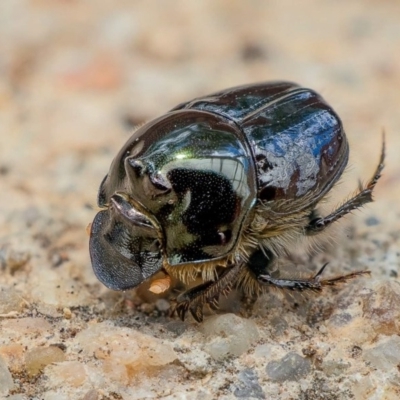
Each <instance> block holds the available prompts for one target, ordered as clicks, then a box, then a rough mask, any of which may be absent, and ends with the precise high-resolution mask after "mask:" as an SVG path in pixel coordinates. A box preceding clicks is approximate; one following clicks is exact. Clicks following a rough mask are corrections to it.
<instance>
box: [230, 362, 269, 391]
mask: <svg viewBox="0 0 400 400" xmlns="http://www.w3.org/2000/svg"><path fill="white" fill-rule="evenodd" d="M234 387H235V390H234V392H233V394H234V396H235V397H237V398H239V399H265V394H264V392H263V390H262V388H261V386H260V385H259V383H258V376H257V374H256V372H254V370H253V369H251V368H246V369H244V370H243V371H241V372H239V375H238V382H237V383H236V384H235V385H234Z"/></svg>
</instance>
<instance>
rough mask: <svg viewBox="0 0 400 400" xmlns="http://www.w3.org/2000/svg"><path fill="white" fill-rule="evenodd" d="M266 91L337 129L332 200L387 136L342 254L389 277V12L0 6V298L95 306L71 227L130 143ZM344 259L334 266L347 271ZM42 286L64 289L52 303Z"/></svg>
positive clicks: (197, 5) (89, 210)
mask: <svg viewBox="0 0 400 400" xmlns="http://www.w3.org/2000/svg"><path fill="white" fill-rule="evenodd" d="M269 80H290V81H294V82H297V83H300V84H302V85H304V86H307V87H310V88H312V89H315V90H316V91H318V92H320V93H321V94H322V95H323V96H324V97H325V98H326V100H327V101H328V102H329V103H330V104H331V105H332V107H333V108H334V109H335V110H336V111H337V112H338V114H339V115H340V116H341V118H342V120H343V122H344V125H345V129H346V132H347V136H348V140H349V142H350V149H351V150H350V152H351V154H350V168H349V169H348V171H347V173H346V174H345V181H346V183H344V184H343V185H341V186H340V188H339V191H340V192H341V196H345V195H347V194H348V193H349V192H352V191H353V190H354V189H355V188H356V187H357V181H358V179H362V180H363V181H366V180H367V179H368V178H369V177H370V176H371V174H372V173H373V171H374V168H375V166H376V164H377V162H378V159H379V154H380V149H381V136H382V131H383V130H385V131H386V142H387V160H386V168H385V170H384V175H383V177H382V180H381V181H380V182H379V183H378V185H377V188H376V193H375V198H376V200H377V201H376V203H374V204H372V205H368V206H367V207H366V208H365V209H364V211H363V212H360V213H357V214H356V215H354V216H353V217H351V218H349V219H347V221H348V222H347V224H351V225H352V226H353V227H355V228H354V229H356V230H357V231H358V232H359V233H362V232H364V231H369V232H371V231H373V235H375V236H374V238H376V243H375V245H373V246H372V245H369V244H365V246H364V245H360V242H357V243H356V244H353V245H352V246H354V247H359V246H361V247H360V248H362V250H360V252H361V253H362V254H361V259H362V260H364V259H365V258H367V257H369V256H370V255H371V254H373V253H374V252H375V251H376V248H378V247H382V246H383V245H382V243H383V244H384V246H386V247H385V249H388V248H390V249H392V253H391V254H392V256H391V257H392V258H391V261H390V262H391V264H390V265H391V266H390V268H389V267H388V268H389V269H391V270H396V271H397V269H398V268H399V260H398V258H397V257H398V256H399V246H398V239H399V237H400V230H399V219H400V218H399V217H400V204H399V198H400V157H399V151H400V112H399V107H400V2H399V1H398V0H302V1H296V0H270V1H263V0H248V1H239V0H229V1H228V0H204V1H195V0H175V1H167V0H165V1H157V2H156V1H146V2H144V1H132V0H120V1H118V2H113V1H109V0H2V1H0V193H1V194H0V267H1V266H3V267H4V266H7V268H9V270H8V272H9V273H4V274H2V275H1V276H0V286H1V287H13V288H17V290H20V291H21V292H23V293H24V296H25V298H26V299H28V300H29V301H30V302H32V304H37V307H38V309H39V310H40V312H41V313H42V314H43V315H58V314H57V312H59V309H60V307H61V309H63V308H64V307H78V306H81V305H82V304H84V305H89V306H92V305H93V304H95V301H97V298H96V296H92V295H93V294H95V295H96V294H97V292H96V290H102V293H108V292H107V291H106V289H104V288H101V289H100V286H99V285H98V284H97V280H96V279H95V277H94V275H93V273H92V271H91V267H90V261H89V255H88V245H87V242H88V237H87V235H86V233H85V227H86V225H87V224H88V223H89V222H90V221H91V220H92V219H93V216H94V214H95V208H96V195H97V190H98V187H99V185H100V182H101V180H102V178H103V177H104V175H105V174H106V173H107V171H108V168H109V166H110V164H111V161H112V159H113V157H114V156H115V155H116V153H117V151H118V150H119V149H120V147H121V146H122V145H123V144H124V143H125V141H126V140H127V139H128V138H129V136H130V135H131V133H132V129H133V128H134V127H135V126H136V125H138V124H141V123H143V122H145V121H148V120H150V119H152V118H154V117H157V116H159V115H161V114H163V113H165V112H166V111H168V110H169V109H171V108H172V107H174V106H175V105H177V104H179V103H180V102H182V101H186V100H189V99H191V98H193V97H196V96H201V95H205V94H208V93H209V92H213V91H216V90H220V89H225V88H227V87H230V86H236V85H240V84H245V83H251V82H258V81H269ZM339 199H341V197H339ZM349 221H350V222H349ZM359 237H361V236H359ZM378 239H379V240H381V241H379V240H378ZM340 240H342V242H343V241H346V237H343V238H342V239H341V238H339V242H340ZM348 242H349V243H347V245H346V246H351V244H350V241H348ZM362 246H364V247H362ZM374 246H375V247H374ZM339 247H340V246H338V248H339ZM346 249H347V250H346V251H347V252H348V253H346V254H347V255H346V254H345V255H344V256H343V252H342V253H340V251H339V250H338V252H337V253H335V260H336V263H337V265H339V266H342V265H350V264H351V262H349V259H348V258H346V257H350V256H348V254H350V253H351V252H350V250H348V247H346ZM364 249H366V252H365V255H363V254H364ZM353 250H354V249H353ZM353 250H352V251H353ZM368 251H369V252H368ZM351 254H355V253H354V252H353V253H351ZM357 254H358V253H357ZM396 254H397V255H396ZM336 255H337V256H336ZM342 256H343V257H344V258H342V259H341V257H342ZM363 257H364V258H363ZM384 257H386V255H382V259H384ZM334 262H335V261H334ZM357 262H358V263H359V264H357ZM388 262H389V261H388ZM355 263H356V264H355V265H365V264H363V263H362V262H361V261H360V260H358V261H355ZM60 266H63V267H64V268H59V267H60ZM389 269H387V271H389ZM396 273H397V272H396ZM387 274H388V275H389V272H387ZM48 280H52V282H53V283H52V284H53V286H52V287H54V285H56V283H57V285H60V284H61V285H69V284H71V285H72V287H74V286H73V285H75V288H76V285H78V287H79V290H78V289H76V290H75V291H71V293H70V292H68V293H70V294H69V296H70V297H69V298H68V299H67V300H65V298H63V299H62V300H60V298H59V297H57V296H58V294H57V293H58V292H57V293H56V292H55V290H54V288H53V289H52V287H50V286H49V285H47V284H46V282H47V281H48ZM55 282H56V283H55ZM60 282H61V283H60ZM65 282H67V283H65ZM71 282H72V283H71ZM79 285H80V286H79ZM96 285H97V286H96ZM58 287H59V286H58ZM62 287H63V286H62ZM68 287H69V286H68ZM95 292H96V293H95ZM74 296H75V297H74ZM96 304H97V303H96ZM106 304H107V303H106ZM112 304H113V306H114V305H115V304H114V303H112ZM52 307H53V308H52ZM0 311H1V310H0ZM3 312H5V311H3ZM46 313H47V314H46ZM78 317H79V315H78ZM78 317H77V319H76V320H78ZM21 340H22V339H21ZM26 340H29V339H26ZM28 345H29V344H27V346H28ZM57 398H59V397H57ZM70 398H71V397H70ZM361 398H362V397H361Z"/></svg>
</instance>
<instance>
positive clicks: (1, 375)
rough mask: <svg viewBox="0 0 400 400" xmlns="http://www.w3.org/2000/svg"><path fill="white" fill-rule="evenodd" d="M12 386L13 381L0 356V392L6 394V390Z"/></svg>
mask: <svg viewBox="0 0 400 400" xmlns="http://www.w3.org/2000/svg"><path fill="white" fill-rule="evenodd" d="M13 387H14V381H13V378H12V376H11V373H10V371H9V370H8V367H7V364H6V363H5V361H4V360H3V358H2V357H0V394H1V395H7V394H8V392H9V391H10V390H11V389H12V388H13Z"/></svg>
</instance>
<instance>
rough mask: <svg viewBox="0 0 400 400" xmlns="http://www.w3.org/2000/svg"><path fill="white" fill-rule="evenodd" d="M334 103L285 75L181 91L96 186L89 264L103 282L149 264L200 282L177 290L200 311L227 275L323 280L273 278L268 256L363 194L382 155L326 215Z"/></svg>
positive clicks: (315, 285) (343, 155) (342, 148)
mask: <svg viewBox="0 0 400 400" xmlns="http://www.w3.org/2000/svg"><path fill="white" fill-rule="evenodd" d="M348 155H349V146H348V142H347V139H346V136H345V133H344V130H343V127H342V123H341V121H340V119H339V117H338V115H337V114H336V113H335V112H334V111H333V109H332V108H331V107H330V106H329V105H328V104H327V103H326V102H325V100H324V99H323V98H322V97H321V96H320V95H318V94H317V93H316V92H314V91H313V90H310V89H306V88H303V87H300V86H298V85H296V84H293V83H289V82H271V83H261V84H253V85H247V86H240V87H236V88H231V89H227V90H223V91H221V92H217V93H214V94H211V95H209V96H204V97H201V98H197V99H194V100H192V101H189V102H186V103H182V104H180V105H179V106H177V107H175V108H174V109H172V110H171V111H170V112H168V113H167V114H165V115H163V116H161V117H159V118H157V119H155V120H153V121H151V122H149V123H147V124H146V125H144V126H142V127H140V128H139V129H138V130H137V131H136V132H135V133H134V134H133V135H132V137H131V138H130V139H129V140H128V142H127V143H126V144H125V145H124V146H123V147H122V149H121V151H120V152H119V153H118V155H117V156H116V157H115V159H114V161H113V162H112V164H111V168H110V171H109V173H108V174H107V176H106V177H105V178H104V180H103V182H102V183H101V186H100V191H99V195H98V204H99V206H100V207H101V208H102V210H101V211H100V212H99V213H98V214H97V215H96V217H95V219H94V222H93V224H92V229H91V237H90V254H91V259H92V265H93V269H94V272H95V274H96V275H97V277H98V278H99V280H100V281H101V282H103V283H104V284H105V285H106V286H107V287H109V288H111V289H114V290H126V289H130V288H133V287H135V286H137V285H139V284H140V283H142V282H143V281H145V280H147V279H149V278H151V277H152V276H153V275H155V274H156V273H157V272H160V271H162V272H163V273H164V274H167V275H171V276H175V277H177V278H179V279H181V280H183V281H189V280H190V279H194V278H195V277H196V276H201V277H202V279H203V281H204V283H203V284H201V285H200V286H197V287H194V288H192V289H190V290H188V291H186V292H184V293H182V294H180V295H179V296H178V298H177V305H176V311H177V312H178V314H179V316H180V317H181V318H182V319H183V318H184V317H185V313H186V312H187V311H188V310H189V312H190V313H191V314H192V315H193V317H194V318H195V319H196V320H198V321H201V320H202V318H203V311H202V310H203V305H204V304H208V305H210V306H211V307H216V306H217V304H218V298H219V295H220V294H221V293H224V294H226V293H227V292H228V291H229V290H230V289H231V288H232V287H233V286H236V285H239V286H243V287H244V288H245V289H246V290H247V291H248V292H262V291H263V288H265V287H267V286H268V285H274V286H277V287H282V288H288V289H292V290H307V289H309V290H320V289H321V288H322V287H323V286H324V285H333V284H335V283H336V282H339V281H344V280H346V279H349V278H351V277H353V276H356V275H357V274H358V273H353V274H349V275H345V276H340V277H337V278H333V279H327V280H322V279H321V273H322V271H323V268H324V267H323V268H322V269H321V270H320V271H319V273H318V274H317V275H315V276H314V277H312V278H310V279H304V280H302V279H275V278H273V277H272V276H271V267H272V265H273V264H274V260H276V259H277V258H279V257H280V256H282V255H284V254H287V253H288V252H289V251H290V249H291V247H292V245H293V244H294V243H295V242H296V241H297V240H299V239H300V238H301V237H303V236H305V235H306V236H309V235H315V234H318V233H320V232H322V231H323V230H325V229H326V228H327V227H328V226H329V225H330V224H332V223H333V222H334V221H336V220H338V219H339V218H341V217H342V216H344V215H345V214H347V213H349V212H350V211H352V210H354V209H356V208H359V207H361V206H362V205H363V204H365V203H368V202H370V201H372V191H373V189H374V187H375V184H376V183H377V181H378V179H379V177H380V174H381V171H382V169H383V162H384V147H383V148H382V154H381V158H380V161H379V164H378V167H377V169H376V171H375V173H374V175H373V177H372V179H371V180H370V181H369V182H368V183H367V185H366V186H365V187H362V188H360V190H359V192H358V193H357V194H356V195H355V196H354V197H352V198H351V199H350V200H348V201H346V202H345V203H344V204H343V205H342V206H340V207H339V208H337V209H336V210H334V211H333V212H332V213H331V214H329V215H328V216H320V215H319V214H318V211H317V209H316V207H317V205H318V203H319V202H320V201H321V200H322V199H323V198H324V196H325V195H326V194H327V193H328V192H329V190H330V189H331V188H332V186H333V185H334V184H335V183H336V182H337V181H338V179H339V178H340V176H341V174H342V172H343V170H344V168H345V167H346V165H347V161H348Z"/></svg>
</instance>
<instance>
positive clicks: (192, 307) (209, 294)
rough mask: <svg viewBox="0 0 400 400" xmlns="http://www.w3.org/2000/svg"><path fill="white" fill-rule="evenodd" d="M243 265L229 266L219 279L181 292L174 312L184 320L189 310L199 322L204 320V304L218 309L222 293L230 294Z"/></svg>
mask: <svg viewBox="0 0 400 400" xmlns="http://www.w3.org/2000/svg"><path fill="white" fill-rule="evenodd" d="M243 266H244V264H243V263H240V262H239V263H237V264H235V265H234V266H232V267H230V268H227V269H226V270H225V271H224V272H223V274H222V275H221V277H219V278H218V280H216V281H209V282H205V283H202V284H201V285H198V286H196V287H194V288H192V289H189V290H187V291H186V292H184V293H182V294H180V295H179V296H178V298H177V299H176V302H177V304H176V306H175V308H174V309H173V311H172V313H174V312H175V311H176V312H177V314H178V316H179V318H180V319H181V320H182V321H183V320H184V319H185V315H186V312H187V311H189V312H190V314H192V316H193V318H194V319H195V320H196V321H197V322H202V321H203V306H204V304H208V305H209V306H210V307H211V308H212V309H214V310H215V309H218V300H219V296H220V294H221V293H222V294H223V295H225V296H226V295H228V293H229V292H230V291H231V289H232V287H233V285H234V283H235V282H236V279H237V278H238V276H239V272H240V271H241V269H242V268H243Z"/></svg>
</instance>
